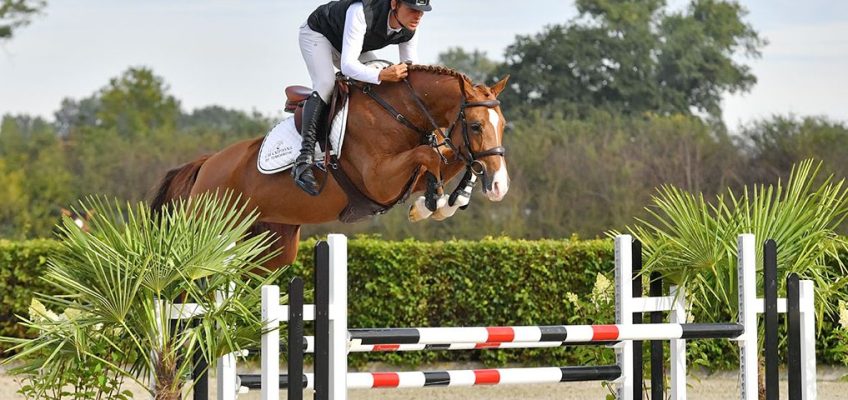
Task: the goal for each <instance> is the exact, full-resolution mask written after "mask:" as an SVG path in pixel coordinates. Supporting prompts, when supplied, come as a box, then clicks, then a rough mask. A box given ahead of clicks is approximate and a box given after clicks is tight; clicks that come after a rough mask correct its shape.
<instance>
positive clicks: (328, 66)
mask: <svg viewBox="0 0 848 400" xmlns="http://www.w3.org/2000/svg"><path fill="white" fill-rule="evenodd" d="M299 42H300V52H301V53H302V54H303V60H304V61H306V69H307V70H308V71H309V77H310V78H311V79H312V89H313V90H315V91H316V92H318V95H320V96H321V99H322V100H324V102H325V103H329V102H330V96H332V95H333V85H334V84H335V81H336V70H337V69H338V68H339V62H340V60H341V54H340V53H339V52H338V51H337V50H336V49H335V48H334V47H333V44H332V43H330V40H329V39H327V38H326V37H325V36H324V35H322V34H320V33H318V32H315V31H313V30H312V28H310V27H309V24H306V23H304V24H303V25H302V26H301V27H300V35H299ZM376 59H377V55H376V54H374V52H373V51H369V52H365V53H362V55H360V56H359V61H361V62H363V63H365V62H368V61H371V60H376Z"/></svg>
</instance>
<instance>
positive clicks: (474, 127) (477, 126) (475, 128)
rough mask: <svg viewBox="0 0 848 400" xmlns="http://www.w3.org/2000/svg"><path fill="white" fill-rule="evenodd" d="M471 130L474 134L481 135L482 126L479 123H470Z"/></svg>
mask: <svg viewBox="0 0 848 400" xmlns="http://www.w3.org/2000/svg"><path fill="white" fill-rule="evenodd" d="M471 130H472V131H474V133H483V124H481V123H479V122H472V123H471Z"/></svg>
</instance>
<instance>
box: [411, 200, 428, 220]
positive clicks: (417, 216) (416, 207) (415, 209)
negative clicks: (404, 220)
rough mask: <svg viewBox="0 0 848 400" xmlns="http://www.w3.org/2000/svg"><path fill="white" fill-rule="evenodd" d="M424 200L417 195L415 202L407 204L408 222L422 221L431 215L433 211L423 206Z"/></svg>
mask: <svg viewBox="0 0 848 400" xmlns="http://www.w3.org/2000/svg"><path fill="white" fill-rule="evenodd" d="M424 202H425V200H424V197H419V198H418V200H416V201H415V203H413V204H412V205H411V206H409V214H408V216H409V221H410V222H418V221H423V220H425V219H427V218H429V217H430V216H431V215H433V212H432V211H430V210H428V209H427V207H425V206H424Z"/></svg>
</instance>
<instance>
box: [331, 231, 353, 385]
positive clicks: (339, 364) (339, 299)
mask: <svg viewBox="0 0 848 400" xmlns="http://www.w3.org/2000/svg"><path fill="white" fill-rule="evenodd" d="M327 243H328V244H329V245H330V348H329V357H330V363H329V364H330V365H329V367H330V376H329V380H330V386H331V387H330V388H329V400H345V399H346V398H347V376H348V375H347V344H348V332H347V238H346V237H345V236H344V235H339V234H332V235H329V236H328V237H327Z"/></svg>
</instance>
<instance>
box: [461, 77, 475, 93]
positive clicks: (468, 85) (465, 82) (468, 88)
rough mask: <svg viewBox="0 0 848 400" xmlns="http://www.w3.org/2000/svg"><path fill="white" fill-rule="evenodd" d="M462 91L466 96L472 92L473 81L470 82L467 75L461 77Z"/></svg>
mask: <svg viewBox="0 0 848 400" xmlns="http://www.w3.org/2000/svg"><path fill="white" fill-rule="evenodd" d="M462 91H463V92H464V93H465V95H466V96H468V95H470V94H471V93H474V83H472V82H471V79H468V77H467V76H463V77H462Z"/></svg>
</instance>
